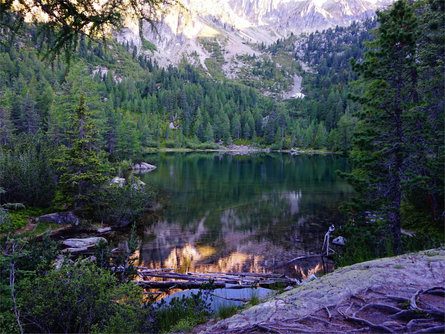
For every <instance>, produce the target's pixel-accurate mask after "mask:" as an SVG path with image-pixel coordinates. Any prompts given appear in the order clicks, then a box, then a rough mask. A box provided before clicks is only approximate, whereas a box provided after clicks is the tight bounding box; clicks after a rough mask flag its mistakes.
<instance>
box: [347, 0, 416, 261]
mask: <svg viewBox="0 0 445 334" xmlns="http://www.w3.org/2000/svg"><path fill="white" fill-rule="evenodd" d="M378 21H379V23H380V26H379V28H378V30H377V39H376V40H375V41H374V42H372V43H370V46H371V47H372V50H371V51H370V52H369V53H367V54H366V57H365V60H364V62H363V63H362V64H360V65H359V64H357V63H356V64H354V68H355V69H356V70H357V71H358V72H359V73H360V74H361V75H362V78H363V79H362V82H363V83H364V91H365V93H364V94H363V96H361V97H359V98H356V100H357V101H359V102H361V103H362V104H363V106H364V108H365V110H364V112H363V113H361V115H360V117H361V124H360V127H359V128H360V132H358V133H357V137H356V145H355V148H354V151H353V154H352V158H353V161H354V166H355V170H354V171H353V173H352V176H353V177H352V179H351V178H350V180H351V181H353V184H354V185H355V186H356V189H357V190H358V191H359V193H360V194H361V195H362V198H364V199H366V204H365V207H367V208H373V209H374V210H376V211H379V213H380V214H381V215H382V216H383V217H384V219H385V220H386V221H387V222H388V223H389V229H390V234H391V235H392V243H393V251H394V253H396V254H398V253H400V252H401V248H402V245H401V202H402V194H403V189H402V182H403V178H404V177H405V175H406V171H407V165H406V158H407V156H408V148H407V145H406V144H407V139H408V137H409V132H410V131H411V129H410V128H409V125H408V121H407V119H408V118H409V117H410V116H411V115H410V113H411V109H412V108H413V105H415V103H417V102H418V96H417V90H416V89H417V70H416V63H415V59H416V25H417V23H416V17H415V16H414V13H413V9H412V8H411V7H410V6H409V5H408V3H407V2H406V1H403V0H402V1H397V2H396V3H395V4H394V5H393V6H392V7H391V8H390V10H388V11H384V12H378Z"/></svg>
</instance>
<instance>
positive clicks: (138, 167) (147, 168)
mask: <svg viewBox="0 0 445 334" xmlns="http://www.w3.org/2000/svg"><path fill="white" fill-rule="evenodd" d="M132 169H133V170H134V171H138V172H140V173H148V172H151V171H153V170H155V169H156V166H154V165H150V164H148V163H146V162H141V163H138V164H135V165H134V166H133V168H132Z"/></svg>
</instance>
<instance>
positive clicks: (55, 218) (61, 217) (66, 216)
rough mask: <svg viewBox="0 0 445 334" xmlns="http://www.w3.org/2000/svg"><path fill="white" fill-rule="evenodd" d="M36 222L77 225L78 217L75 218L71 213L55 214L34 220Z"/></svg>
mask: <svg viewBox="0 0 445 334" xmlns="http://www.w3.org/2000/svg"><path fill="white" fill-rule="evenodd" d="M36 222H38V223H51V224H72V225H79V217H77V216H76V215H75V214H74V213H73V212H72V211H67V212H55V213H49V214H47V215H43V216H40V217H38V218H36Z"/></svg>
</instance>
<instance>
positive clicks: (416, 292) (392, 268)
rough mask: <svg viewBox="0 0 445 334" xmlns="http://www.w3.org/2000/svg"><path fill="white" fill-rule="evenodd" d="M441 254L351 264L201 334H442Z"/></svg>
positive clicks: (444, 270) (444, 274)
mask: <svg viewBox="0 0 445 334" xmlns="http://www.w3.org/2000/svg"><path fill="white" fill-rule="evenodd" d="M444 286H445V250H443V249H439V250H429V251H423V252H419V253H414V254H404V255H401V256H397V257H391V258H384V259H377V260H373V261H368V262H363V263H357V264H354V265H352V266H349V267H344V268H341V269H339V270H336V271H334V272H333V273H331V274H327V275H325V276H323V277H321V278H320V279H317V280H314V281H312V282H309V283H307V284H305V285H302V286H300V287H298V288H295V289H292V290H290V291H287V292H285V293H283V294H280V295H277V296H275V297H273V298H271V299H270V300H268V301H267V302H265V303H263V304H259V305H257V306H254V307H252V308H249V309H247V310H245V311H243V312H242V313H240V314H237V315H235V316H233V317H231V318H229V319H225V320H222V321H219V322H218V323H216V324H215V325H213V326H209V327H207V328H206V329H205V330H204V331H203V333H225V334H227V333H233V334H235V333H237V334H240V333H245V334H247V333H263V332H269V333H281V332H282V333H300V332H304V333H333V332H335V333H352V332H363V331H366V332H372V333H396V332H397V333H408V332H409V333H411V332H417V331H419V332H423V333H443V330H444V329H445V321H444V319H445V299H444V297H445V288H444Z"/></svg>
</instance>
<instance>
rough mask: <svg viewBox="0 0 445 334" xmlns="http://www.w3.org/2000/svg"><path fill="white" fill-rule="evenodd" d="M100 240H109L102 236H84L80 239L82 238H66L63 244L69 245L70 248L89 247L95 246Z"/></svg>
mask: <svg viewBox="0 0 445 334" xmlns="http://www.w3.org/2000/svg"><path fill="white" fill-rule="evenodd" d="M100 241H105V242H107V240H106V239H105V238H102V237H90V238H82V239H80V238H71V239H66V240H63V242H62V244H63V245H64V246H67V247H70V248H89V247H93V246H95V245H96V244H98V243H99V242H100Z"/></svg>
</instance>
